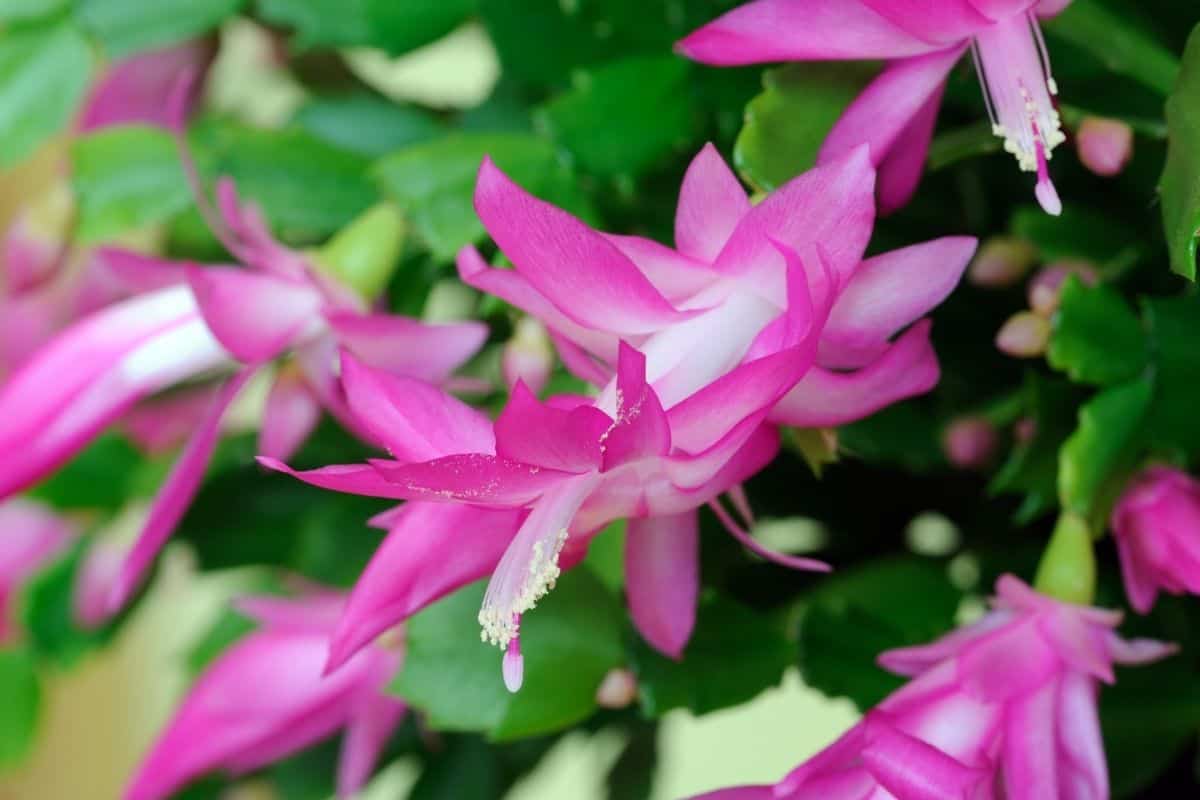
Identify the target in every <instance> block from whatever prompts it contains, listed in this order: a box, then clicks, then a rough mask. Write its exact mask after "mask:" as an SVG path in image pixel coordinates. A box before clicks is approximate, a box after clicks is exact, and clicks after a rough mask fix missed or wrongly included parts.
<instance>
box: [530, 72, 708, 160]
mask: <svg viewBox="0 0 1200 800" xmlns="http://www.w3.org/2000/svg"><path fill="white" fill-rule="evenodd" d="M688 73H689V66H688V63H687V62H686V61H683V60H682V59H679V58H675V57H673V56H639V57H633V58H625V59H621V60H620V61H614V62H611V63H608V64H605V65H604V66H602V67H599V68H598V69H595V70H593V71H590V72H586V73H582V74H580V75H578V76H577V79H576V81H575V84H576V85H575V88H574V89H572V90H571V91H569V92H566V93H564V94H561V95H559V96H558V97H556V98H554V99H553V100H552V101H550V102H549V103H547V104H546V105H544V106H542V107H541V108H540V109H539V110H538V112H537V117H536V119H537V121H538V122H539V124H540V125H542V126H543V127H544V129H545V130H546V131H547V132H548V134H549V135H550V136H551V137H552V138H554V139H556V140H558V141H559V142H560V143H561V144H562V145H563V146H564V147H566V148H567V150H569V151H570V152H571V153H572V155H574V156H575V158H576V159H578V161H579V165H580V166H581V167H582V168H583V169H584V170H586V171H588V172H593V173H596V174H599V175H606V176H614V175H638V174H639V173H641V172H644V171H645V170H647V169H649V168H651V167H653V166H655V165H656V164H657V163H658V162H659V161H660V160H661V159H663V158H664V157H665V156H667V155H669V154H670V153H671V152H672V151H673V150H676V149H678V148H679V147H680V146H681V145H683V144H686V143H688V142H689V140H690V139H691V138H692V132H693V131H695V129H696V123H697V121H698V118H697V116H696V113H695V108H694V107H693V103H692V96H691V94H690V93H689V89H688V85H687V78H688Z"/></svg>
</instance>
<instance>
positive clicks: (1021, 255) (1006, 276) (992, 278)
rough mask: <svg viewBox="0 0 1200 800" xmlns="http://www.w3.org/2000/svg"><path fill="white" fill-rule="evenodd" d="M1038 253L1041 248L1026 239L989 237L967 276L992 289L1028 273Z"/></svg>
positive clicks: (976, 284)
mask: <svg viewBox="0 0 1200 800" xmlns="http://www.w3.org/2000/svg"><path fill="white" fill-rule="evenodd" d="M1037 255H1038V254H1037V249H1036V248H1034V246H1033V245H1032V244H1030V243H1029V242H1026V241H1025V240H1023V239H1012V238H1006V237H996V238H994V239H989V240H988V241H986V242H984V244H983V246H982V247H980V248H979V252H978V253H977V254H976V255H975V260H974V261H972V262H971V266H970V267H969V268H968V270H967V279H968V280H969V281H970V282H971V283H972V284H974V285H975V286H983V287H986V288H989V289H999V288H1003V287H1005V286H1012V285H1013V284H1015V283H1017V282H1018V281H1020V280H1021V278H1023V277H1025V274H1026V273H1027V272H1029V269H1030V268H1031V267H1032V266H1033V264H1034V262H1035V261H1037Z"/></svg>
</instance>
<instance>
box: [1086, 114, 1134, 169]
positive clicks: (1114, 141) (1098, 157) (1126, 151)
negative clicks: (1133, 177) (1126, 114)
mask: <svg viewBox="0 0 1200 800" xmlns="http://www.w3.org/2000/svg"><path fill="white" fill-rule="evenodd" d="M1075 148H1076V149H1077V150H1078V151H1079V160H1080V161H1082V162H1083V165H1084V166H1085V167H1087V168H1088V169H1090V170H1091V171H1092V172H1094V173H1096V174H1097V175H1101V176H1103V177H1106V178H1111V177H1113V176H1115V175H1120V174H1121V172H1122V170H1124V169H1125V165H1126V164H1128V163H1129V159H1131V158H1133V128H1131V127H1129V125H1128V124H1126V123H1124V122H1121V120H1119V119H1105V118H1104V117H1084V120H1083V122H1082V123H1081V124H1080V125H1079V131H1078V132H1077V133H1076V135H1075Z"/></svg>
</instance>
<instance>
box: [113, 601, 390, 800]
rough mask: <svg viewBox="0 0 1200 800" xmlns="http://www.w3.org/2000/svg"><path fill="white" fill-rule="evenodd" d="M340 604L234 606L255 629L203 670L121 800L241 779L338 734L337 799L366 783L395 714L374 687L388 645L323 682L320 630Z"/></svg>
mask: <svg viewBox="0 0 1200 800" xmlns="http://www.w3.org/2000/svg"><path fill="white" fill-rule="evenodd" d="M342 600H343V598H342V597H341V596H340V595H337V594H334V593H331V592H319V593H315V594H312V595H311V596H308V597H302V598H299V599H285V598H281V597H254V598H246V599H243V600H242V601H241V602H240V604H239V608H240V609H241V610H242V612H243V613H245V614H246V615H248V616H250V617H251V618H253V619H254V620H256V621H257V622H258V623H259V624H260V625H261V627H260V628H259V630H257V631H256V632H254V633H251V634H250V635H248V636H247V637H246V638H244V639H242V640H240V641H238V642H237V643H236V644H234V645H233V646H232V647H231V648H230V649H228V650H227V651H225V652H224V653H222V654H221V655H220V656H219V657H218V658H217V660H216V661H215V662H213V663H212V664H211V665H209V667H208V668H207V669H206V670H205V671H204V673H203V674H202V675H201V676H200V678H199V679H198V680H197V682H196V684H195V685H194V686H193V687H192V688H191V690H190V691H189V692H188V695H187V697H186V698H184V700H183V703H182V704H181V705H180V706H179V708H178V709H177V710H176V711H175V714H174V716H173V717H172V718H171V720H170V722H168V723H167V726H166V729H165V730H164V731H163V732H162V733H161V734H160V735H159V737H158V740H157V741H156V742H155V743H154V745H153V746H152V747H151V748H150V751H149V752H148V753H147V754H146V756H145V757H144V758H143V760H142V762H141V764H140V765H139V767H138V769H137V771H136V773H135V774H134V776H133V779H132V780H131V781H130V783H129V786H128V788H127V789H126V791H125V795H124V796H125V800H165V799H166V798H168V797H172V796H174V794H175V793H176V792H177V791H178V790H180V789H182V788H183V787H184V786H185V785H186V784H187V783H189V782H190V781H192V780H194V779H195V778H198V777H200V776H202V775H205V774H206V773H209V772H213V771H217V770H221V771H224V772H227V773H231V774H234V775H239V774H244V773H247V772H251V771H253V770H256V769H259V768H261V767H264V766H266V765H268V764H270V763H272V762H274V761H278V760H280V759H282V758H285V757H287V756H288V755H291V754H293V753H296V752H298V751H300V750H302V749H304V748H306V747H308V746H309V745H312V744H314V743H316V742H318V741H320V740H322V739H325V738H327V737H329V736H331V735H333V734H334V733H335V732H337V731H338V730H344V731H345V733H344V735H343V738H342V745H341V760H340V764H339V768H338V780H337V787H338V796H339V797H343V798H345V797H349V796H351V795H352V794H353V793H354V792H355V791H357V790H358V789H359V788H360V787H361V786H362V785H363V784H364V783H366V780H367V778H369V777H370V775H371V771H372V769H373V767H374V764H375V761H376V759H377V758H378V757H379V754H380V752H381V751H382V749H383V746H384V744H385V743H386V742H387V740H388V737H389V736H391V734H392V732H393V731H394V730H395V728H396V726H397V725H399V724H400V721H401V719H402V718H403V716H404V712H405V707H404V704H403V703H402V702H400V701H399V700H397V699H396V698H394V697H390V696H388V695H387V694H385V693H384V691H383V689H384V687H385V686H386V685H387V683H388V681H389V680H391V677H392V675H393V674H394V673H395V671H396V669H397V668H398V667H399V664H400V661H401V658H402V654H401V652H400V651H399V650H398V649H395V647H391V648H389V647H385V646H383V645H373V646H372V647H370V648H367V649H365V650H363V651H362V652H361V653H359V654H358V655H356V656H355V657H354V658H353V659H351V660H350V661H349V662H348V663H347V664H346V666H345V668H344V669H342V670H339V671H338V672H337V673H336V674H334V675H325V674H324V672H323V666H324V663H325V652H326V648H327V646H328V637H329V630H330V626H331V625H332V624H333V621H334V620H335V619H336V618H337V613H338V609H339V607H340V606H341V603H342Z"/></svg>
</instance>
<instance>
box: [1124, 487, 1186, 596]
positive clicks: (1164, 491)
mask: <svg viewBox="0 0 1200 800" xmlns="http://www.w3.org/2000/svg"><path fill="white" fill-rule="evenodd" d="M1112 529H1113V534H1114V536H1115V537H1116V542H1117V552H1118V553H1119V554H1120V558H1121V573H1122V575H1123V576H1124V578H1125V593H1126V594H1127V595H1128V596H1129V604H1130V605H1132V606H1133V608H1134V609H1135V610H1136V611H1138V612H1139V613H1142V614H1147V613H1149V611H1150V609H1151V608H1153V607H1154V601H1155V599H1156V598H1157V597H1158V592H1159V590H1162V591H1164V592H1168V593H1169V594H1176V595H1178V594H1184V593H1189V594H1200V483H1198V482H1197V481H1196V480H1195V479H1194V478H1192V477H1191V476H1190V475H1188V474H1187V473H1185V472H1181V471H1180V470H1177V469H1173V468H1171V467H1165V466H1153V467H1150V468H1149V469H1147V470H1145V471H1144V472H1142V474H1140V475H1139V476H1137V478H1135V479H1134V480H1133V481H1132V482H1131V483H1130V485H1129V486H1128V487H1127V488H1126V489H1125V492H1124V494H1122V495H1121V499H1120V500H1119V501H1118V502H1117V505H1116V508H1114V509H1113V514H1112Z"/></svg>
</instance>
